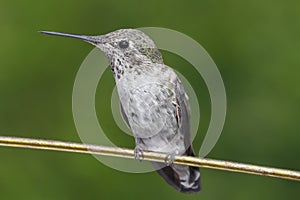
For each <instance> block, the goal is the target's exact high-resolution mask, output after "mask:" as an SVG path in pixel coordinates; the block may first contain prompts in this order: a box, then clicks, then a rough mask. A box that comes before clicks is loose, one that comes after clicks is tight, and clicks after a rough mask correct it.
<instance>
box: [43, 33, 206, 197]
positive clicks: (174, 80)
mask: <svg viewBox="0 0 300 200" xmlns="http://www.w3.org/2000/svg"><path fill="white" fill-rule="evenodd" d="M44 33H46V34H52V35H61V36H67V37H75V38H79V39H83V40H85V41H87V42H89V43H91V44H93V45H95V46H97V47H98V48H100V49H101V50H102V51H103V52H104V53H105V55H106V57H107V58H108V60H109V63H110V67H111V70H112V72H113V74H114V77H115V80H116V86H117V90H118V93H119V97H120V102H121V111H122V115H123V118H124V120H125V121H126V123H127V125H128V126H129V128H130V129H131V131H132V133H133V135H134V137H135V141H136V148H135V152H136V154H137V155H136V156H137V157H139V153H142V151H143V150H149V151H157V152H163V153H167V154H170V155H171V156H174V155H190V156H194V153H193V150H192V148H191V141H190V110H189V103H188V97H187V95H186V93H185V90H184V87H183V85H182V83H181V81H180V80H179V78H178V76H177V75H176V73H175V72H174V71H173V70H172V69H171V68H170V67H168V66H166V65H165V64H164V62H163V59H162V56H161V54H160V52H159V50H158V49H157V48H156V46H155V44H154V42H153V41H152V40H151V39H150V38H149V37H148V36H147V35H146V34H144V33H143V32H141V31H139V30H135V29H121V30H117V31H114V32H111V33H108V34H106V35H100V36H78V35H70V34H62V33H55V32H44ZM153 165H154V167H155V168H156V169H157V171H158V173H159V174H160V175H161V176H162V177H163V178H164V179H165V180H166V181H167V182H168V183H169V184H170V185H172V186H173V187H174V188H176V189H177V190H179V191H181V192H199V191H200V172H199V168H196V167H189V166H183V165H171V166H166V164H162V163H153Z"/></svg>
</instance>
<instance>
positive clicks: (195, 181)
mask: <svg viewBox="0 0 300 200" xmlns="http://www.w3.org/2000/svg"><path fill="white" fill-rule="evenodd" d="M186 155H189V156H194V153H193V150H192V148H191V147H190V148H188V149H187V151H186ZM152 164H153V166H154V167H155V168H156V169H157V172H158V173H159V175H161V176H162V177H163V178H164V179H165V180H166V181H167V183H168V184H170V185H171V186H172V187H174V188H175V189H176V190H178V191H180V192H183V193H197V192H200V190H201V186H200V171H199V168H198V167H191V166H185V165H172V166H166V164H164V163H157V162H152Z"/></svg>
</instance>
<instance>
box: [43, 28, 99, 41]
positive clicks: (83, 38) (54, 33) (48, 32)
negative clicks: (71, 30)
mask: <svg viewBox="0 0 300 200" xmlns="http://www.w3.org/2000/svg"><path fill="white" fill-rule="evenodd" d="M39 32H40V33H42V34H47V35H54V36H62V37H70V38H76V39H81V40H84V41H86V42H90V43H92V44H98V43H100V41H99V40H97V39H96V38H95V37H93V36H86V35H75V34H68V33H59V32H52V31H39Z"/></svg>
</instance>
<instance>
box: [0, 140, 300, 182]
mask: <svg viewBox="0 0 300 200" xmlns="http://www.w3.org/2000/svg"><path fill="white" fill-rule="evenodd" d="M0 146H7V147H21V148H32V149H44V150H54V151H66V152H76V153H86V154H98V155H106V156H114V157H122V158H131V159H134V151H133V150H132V149H125V148H119V147H109V146H101V145H92V144H81V143H74V142H63V141H56V140H43V139H31V138H20V137H8V136H0ZM166 156H167V155H166V154H163V153H156V152H148V151H145V152H144V160H148V161H157V162H165V158H166ZM174 164H182V165H189V166H196V167H203V168H211V169H219V170H225V171H233V172H240V173H247V174H256V175H261V176H270V177H276V178H282V179H290V180H295V181H300V171H293V170H288V169H279V168H272V167H264V166H258V165H252V164H245V163H238V162H231V161H224V160H215V159H208V158H196V157H190V156H175V160H174Z"/></svg>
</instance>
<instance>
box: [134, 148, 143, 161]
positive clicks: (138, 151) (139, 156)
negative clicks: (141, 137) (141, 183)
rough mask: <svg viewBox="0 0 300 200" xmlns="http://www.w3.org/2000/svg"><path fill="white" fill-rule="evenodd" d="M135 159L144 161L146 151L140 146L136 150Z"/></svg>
mask: <svg viewBox="0 0 300 200" xmlns="http://www.w3.org/2000/svg"><path fill="white" fill-rule="evenodd" d="M134 159H136V160H139V161H142V160H144V150H143V149H142V148H141V147H140V146H136V147H135V148H134Z"/></svg>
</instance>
